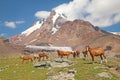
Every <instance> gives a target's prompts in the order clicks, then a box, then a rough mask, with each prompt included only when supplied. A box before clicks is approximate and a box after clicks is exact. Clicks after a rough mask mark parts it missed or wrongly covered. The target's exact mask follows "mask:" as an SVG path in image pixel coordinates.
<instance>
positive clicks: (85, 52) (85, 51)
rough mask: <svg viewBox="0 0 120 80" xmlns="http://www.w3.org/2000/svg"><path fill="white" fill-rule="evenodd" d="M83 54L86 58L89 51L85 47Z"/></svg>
mask: <svg viewBox="0 0 120 80" xmlns="http://www.w3.org/2000/svg"><path fill="white" fill-rule="evenodd" d="M82 53H83V56H84V58H86V57H87V56H88V51H87V50H86V48H85V49H83V50H82Z"/></svg>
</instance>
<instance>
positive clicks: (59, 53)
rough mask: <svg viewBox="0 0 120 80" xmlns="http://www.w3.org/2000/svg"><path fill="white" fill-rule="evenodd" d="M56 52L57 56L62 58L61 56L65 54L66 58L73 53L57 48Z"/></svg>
mask: <svg viewBox="0 0 120 80" xmlns="http://www.w3.org/2000/svg"><path fill="white" fill-rule="evenodd" d="M57 53H58V57H61V58H63V56H67V59H68V57H69V55H70V54H73V52H70V51H62V50H57Z"/></svg>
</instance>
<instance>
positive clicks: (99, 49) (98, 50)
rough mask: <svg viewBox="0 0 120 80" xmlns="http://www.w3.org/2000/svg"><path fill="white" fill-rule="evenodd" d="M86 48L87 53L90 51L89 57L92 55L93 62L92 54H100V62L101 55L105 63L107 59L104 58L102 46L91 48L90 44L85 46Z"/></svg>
mask: <svg viewBox="0 0 120 80" xmlns="http://www.w3.org/2000/svg"><path fill="white" fill-rule="evenodd" d="M86 50H87V51H89V53H90V55H91V57H92V61H93V62H94V56H100V58H101V63H102V61H103V57H104V59H105V61H106V63H107V59H106V56H105V51H104V49H102V48H98V49H96V50H95V49H93V48H91V47H90V46H87V47H86Z"/></svg>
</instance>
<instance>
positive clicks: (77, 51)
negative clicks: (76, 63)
mask: <svg viewBox="0 0 120 80" xmlns="http://www.w3.org/2000/svg"><path fill="white" fill-rule="evenodd" d="M72 54H73V57H74V58H76V57H80V51H79V50H76V51H73V53H72Z"/></svg>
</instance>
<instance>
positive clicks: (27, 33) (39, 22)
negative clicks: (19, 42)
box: [21, 21, 44, 36]
mask: <svg viewBox="0 0 120 80" xmlns="http://www.w3.org/2000/svg"><path fill="white" fill-rule="evenodd" d="M43 22H44V21H37V22H36V23H34V24H33V25H32V26H31V27H30V28H28V29H27V30H25V31H23V32H22V33H21V34H22V35H25V36H28V35H29V34H31V33H32V32H33V31H35V30H37V29H39V28H40V27H41V26H42V24H43Z"/></svg>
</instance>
